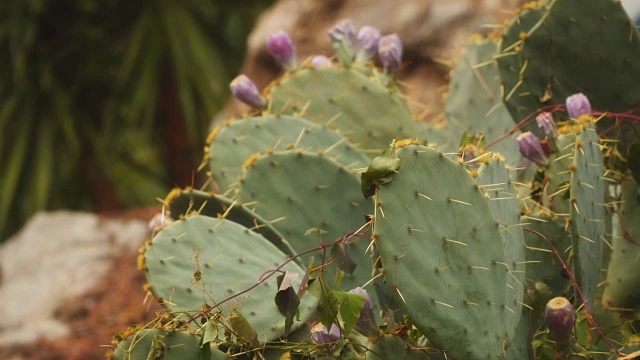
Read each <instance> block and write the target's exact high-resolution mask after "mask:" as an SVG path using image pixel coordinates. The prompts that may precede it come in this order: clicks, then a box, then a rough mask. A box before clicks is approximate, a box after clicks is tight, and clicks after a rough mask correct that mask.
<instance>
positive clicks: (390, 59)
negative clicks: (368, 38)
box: [378, 34, 403, 71]
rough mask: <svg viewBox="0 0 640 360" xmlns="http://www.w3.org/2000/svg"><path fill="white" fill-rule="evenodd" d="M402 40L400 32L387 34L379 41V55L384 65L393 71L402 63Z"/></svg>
mask: <svg viewBox="0 0 640 360" xmlns="http://www.w3.org/2000/svg"><path fill="white" fill-rule="evenodd" d="M402 51H403V47H402V41H400V37H399V36H398V34H390V35H385V36H383V37H381V38H380V41H379V43H378V56H379V57H380V62H381V63H382V66H383V67H384V68H385V69H387V70H388V71H393V70H395V69H397V68H398V66H400V64H401V63H402Z"/></svg>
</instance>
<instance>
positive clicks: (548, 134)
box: [536, 112, 558, 139]
mask: <svg viewBox="0 0 640 360" xmlns="http://www.w3.org/2000/svg"><path fill="white" fill-rule="evenodd" d="M536 122H537V123H538V127H539V128H540V130H541V131H542V133H543V134H544V136H545V138H547V139H548V138H556V137H558V127H557V126H556V122H555V121H553V115H552V114H551V113H550V112H543V113H542V114H540V115H538V116H537V117H536Z"/></svg>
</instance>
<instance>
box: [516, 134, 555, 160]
mask: <svg viewBox="0 0 640 360" xmlns="http://www.w3.org/2000/svg"><path fill="white" fill-rule="evenodd" d="M517 140H518V149H519V150H520V154H522V156H524V157H525V158H527V159H529V160H531V161H533V162H534V163H536V164H538V165H540V166H547V165H548V164H549V160H547V157H546V156H545V154H544V151H543V150H542V146H541V145H540V141H538V138H537V137H536V136H535V135H533V133H532V132H531V131H527V132H525V133H522V134H520V135H518V138H517Z"/></svg>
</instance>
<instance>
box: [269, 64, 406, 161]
mask: <svg viewBox="0 0 640 360" xmlns="http://www.w3.org/2000/svg"><path fill="white" fill-rule="evenodd" d="M267 95H268V97H269V99H270V103H269V109H270V111H271V112H272V113H274V114H280V113H282V114H293V115H299V116H304V117H305V118H307V119H309V120H311V121H313V122H315V123H319V124H324V125H326V126H328V127H329V128H330V129H333V130H336V131H338V132H339V133H340V134H342V135H343V136H345V137H347V138H348V139H349V140H350V141H351V142H352V143H354V145H356V146H357V147H358V148H360V149H361V150H362V151H364V152H365V153H366V154H367V155H369V156H370V157H374V156H375V155H377V154H378V153H379V152H380V150H382V149H384V148H385V147H386V146H387V144H388V143H389V142H391V140H392V139H393V138H394V137H411V136H415V126H414V122H413V117H412V115H411V112H410V111H409V107H408V106H407V103H406V101H405V99H404V97H403V96H402V94H401V93H399V92H397V91H396V90H394V89H393V87H387V86H386V84H383V83H382V81H378V80H377V79H376V78H375V77H373V78H370V77H368V76H366V75H364V74H363V73H362V72H361V71H358V70H355V69H352V68H341V67H325V68H318V69H300V70H297V71H295V72H293V73H290V74H287V75H285V77H284V78H283V79H282V80H280V81H279V82H277V83H275V84H273V85H272V86H271V87H270V88H269V90H268V94H267Z"/></svg>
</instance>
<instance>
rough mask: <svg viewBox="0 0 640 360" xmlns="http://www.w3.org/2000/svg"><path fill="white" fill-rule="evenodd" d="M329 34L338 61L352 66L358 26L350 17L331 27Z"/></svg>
mask: <svg viewBox="0 0 640 360" xmlns="http://www.w3.org/2000/svg"><path fill="white" fill-rule="evenodd" d="M327 34H328V35H329V41H330V42H331V46H332V47H333V49H334V50H335V52H336V57H337V58H338V61H340V63H341V64H342V65H344V66H350V65H351V62H352V61H353V54H354V44H355V41H356V26H355V25H353V22H351V20H349V19H346V20H340V21H338V22H337V23H336V24H335V25H334V26H333V27H332V28H331V29H329V31H328V32H327Z"/></svg>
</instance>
